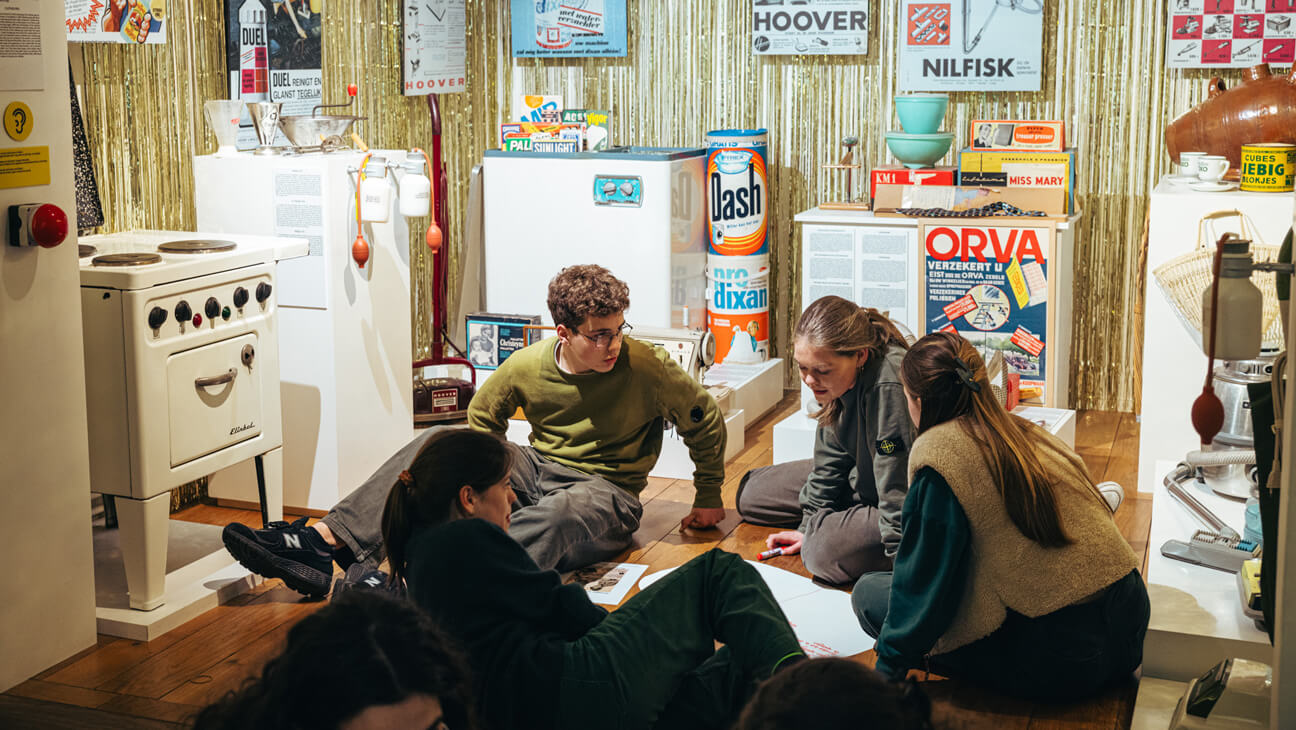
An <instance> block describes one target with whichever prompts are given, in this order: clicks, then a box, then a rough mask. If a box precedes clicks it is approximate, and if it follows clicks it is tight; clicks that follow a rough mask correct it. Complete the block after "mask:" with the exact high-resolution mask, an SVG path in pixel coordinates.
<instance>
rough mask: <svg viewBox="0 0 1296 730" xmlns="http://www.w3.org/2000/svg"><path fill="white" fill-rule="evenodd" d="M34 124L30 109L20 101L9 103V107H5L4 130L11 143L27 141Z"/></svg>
mask: <svg viewBox="0 0 1296 730" xmlns="http://www.w3.org/2000/svg"><path fill="white" fill-rule="evenodd" d="M35 122H36V120H35V119H34V118H33V115H32V110H31V107H29V106H27V105H26V104H24V103H22V102H21V101H14V102H10V103H9V106H7V107H5V110H4V130H5V134H7V135H9V137H10V139H12V140H13V141H15V142H21V141H23V140H24V139H27V135H29V134H31V131H32V127H33V126H34V125H35Z"/></svg>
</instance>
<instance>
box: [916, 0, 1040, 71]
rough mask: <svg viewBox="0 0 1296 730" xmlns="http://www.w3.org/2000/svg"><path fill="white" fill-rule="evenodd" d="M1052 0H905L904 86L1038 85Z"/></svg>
mask: <svg viewBox="0 0 1296 730" xmlns="http://www.w3.org/2000/svg"><path fill="white" fill-rule="evenodd" d="M1045 1H1046V0H944V1H943V2H926V1H923V0H901V10H902V16H901V22H900V45H899V49H900V50H899V55H900V59H899V68H900V91H1038V90H1039V89H1040V79H1041V76H1042V71H1043V61H1042V54H1041V50H1040V49H1041V43H1042V41H1043V22H1044V2H1045Z"/></svg>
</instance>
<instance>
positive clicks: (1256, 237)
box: [1152, 210, 1285, 350]
mask: <svg viewBox="0 0 1296 730" xmlns="http://www.w3.org/2000/svg"><path fill="white" fill-rule="evenodd" d="M1221 218H1237V219H1238V227H1239V228H1240V229H1241V235H1242V238H1247V239H1250V241H1251V255H1252V256H1253V257H1254V259H1255V260H1256V261H1276V260H1277V259H1278V247H1277V246H1271V245H1269V244H1267V243H1265V242H1264V241H1263V240H1261V238H1260V231H1259V230H1258V229H1257V228H1256V225H1255V222H1254V221H1252V220H1251V217H1250V216H1248V215H1247V214H1245V213H1243V212H1241V211H1238V210H1219V211H1216V212H1214V213H1211V214H1210V215H1207V216H1205V217H1203V218H1202V219H1201V221H1199V222H1198V223H1197V247H1196V248H1195V249H1193V250H1192V251H1189V252H1188V253H1184V254H1180V255H1178V256H1176V257H1174V258H1173V259H1170V260H1169V261H1167V262H1165V263H1164V264H1161V265H1160V266H1158V267H1157V268H1156V269H1155V270H1153V272H1152V276H1153V277H1155V278H1156V282H1157V285H1158V286H1159V287H1160V289H1161V293H1162V294H1164V295H1165V298H1166V300H1167V301H1168V302H1170V308H1171V309H1173V310H1174V312H1175V314H1177V315H1179V321H1181V322H1183V324H1184V327H1186V328H1187V329H1188V332H1189V334H1191V335H1192V337H1193V340H1194V341H1196V343H1197V345H1198V347H1200V346H1201V344H1202V343H1201V340H1202V311H1201V310H1202V292H1204V291H1206V288H1207V287H1209V286H1210V283H1211V274H1212V272H1211V267H1212V266H1213V265H1214V260H1215V241H1216V240H1218V238H1219V237H1218V236H1217V235H1216V234H1215V225H1214V223H1215V221H1217V220H1219V219H1221ZM1251 283H1253V284H1255V285H1256V287H1257V288H1258V289H1260V293H1261V294H1263V295H1264V312H1263V315H1262V319H1263V322H1262V326H1263V332H1264V336H1263V343H1262V346H1263V347H1264V348H1265V349H1278V350H1280V349H1282V348H1283V346H1284V342H1285V340H1284V338H1283V332H1282V322H1281V320H1280V318H1279V316H1278V312H1279V306H1278V290H1277V283H1276V279H1275V277H1274V276H1273V274H1270V273H1268V272H1263V271H1257V272H1255V273H1253V274H1251Z"/></svg>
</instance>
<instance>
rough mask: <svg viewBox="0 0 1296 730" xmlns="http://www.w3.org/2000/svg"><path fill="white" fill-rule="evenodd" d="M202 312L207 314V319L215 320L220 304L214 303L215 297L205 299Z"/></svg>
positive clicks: (218, 314)
mask: <svg viewBox="0 0 1296 730" xmlns="http://www.w3.org/2000/svg"><path fill="white" fill-rule="evenodd" d="M203 310H204V311H205V312H207V319H216V318H217V317H219V316H220V302H218V301H216V297H207V303H206V304H204V305H203Z"/></svg>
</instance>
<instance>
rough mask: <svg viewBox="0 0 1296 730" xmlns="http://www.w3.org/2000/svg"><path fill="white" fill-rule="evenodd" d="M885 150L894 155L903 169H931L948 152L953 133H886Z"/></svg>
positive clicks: (952, 141)
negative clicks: (902, 165)
mask: <svg viewBox="0 0 1296 730" xmlns="http://www.w3.org/2000/svg"><path fill="white" fill-rule="evenodd" d="M886 143H887V149H889V150H891V154H893V155H895V158H896V159H897V160H900V162H901V163H903V164H904V166H905V167H911V168H913V167H931V166H932V164H933V163H935V162H936V161H937V160H939V159H940V158H942V157H944V156H945V153H946V152H949V148H950V145H951V144H953V143H954V133H953V132H937V133H936V134H908V133H905V132H887V133H886Z"/></svg>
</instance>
